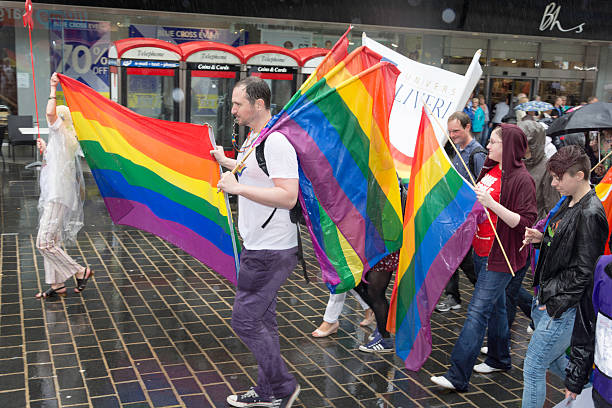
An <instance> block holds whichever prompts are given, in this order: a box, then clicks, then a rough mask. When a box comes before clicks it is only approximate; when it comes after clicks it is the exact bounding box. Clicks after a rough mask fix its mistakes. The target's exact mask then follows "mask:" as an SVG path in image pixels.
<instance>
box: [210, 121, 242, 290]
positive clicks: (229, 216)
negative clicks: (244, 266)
mask: <svg viewBox="0 0 612 408" xmlns="http://www.w3.org/2000/svg"><path fill="white" fill-rule="evenodd" d="M204 126H206V127H207V128H208V137H209V138H210V144H211V145H212V147H213V149H216V148H217V142H216V141H215V133H214V131H213V128H212V126H210V125H209V124H208V123H204ZM219 174H223V169H222V168H221V165H220V164H219ZM217 192H219V190H217ZM223 196H224V198H225V208H226V210H227V224H228V225H229V229H230V236H231V237H232V247H233V249H234V263H235V264H236V282H238V271H239V270H240V257H239V256H238V245H237V244H236V234H235V233H234V232H235V231H236V230H235V229H234V219H233V217H232V208H231V206H230V203H229V198H228V197H227V193H226V192H225V191H224V192H223Z"/></svg>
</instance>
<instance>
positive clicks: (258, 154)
mask: <svg viewBox="0 0 612 408" xmlns="http://www.w3.org/2000/svg"><path fill="white" fill-rule="evenodd" d="M265 143H266V139H264V140H263V141H262V142H261V143H260V144H258V145H257V147H255V158H256V159H257V165H258V166H259V168H260V169H261V171H263V172H264V173H265V175H266V176H270V174H269V173H268V166H267V165H266V155H265V152H264V146H265ZM298 204H299V201H298ZM297 206H298V205H297V204H296V207H294V208H292V209H291V211H290V218H291V222H293V223H294V224H295V226H296V228H297V241H298V261H300V263H301V264H302V270H303V271H304V280H305V281H306V283H310V279H309V278H308V272H307V271H306V260H305V259H304V249H303V246H302V236H301V234H300V223H299V218H298V216H297V214H296V211H300V212H301V207H300V208H297ZM296 208H297V209H296ZM276 210H277V208H275V209H274V211H272V214H270V216H269V217H268V219H266V221H265V222H264V223H263V224H262V225H261V228H266V226H267V225H268V223H270V220H271V219H272V217H274V214H276ZM294 218H295V219H294Z"/></svg>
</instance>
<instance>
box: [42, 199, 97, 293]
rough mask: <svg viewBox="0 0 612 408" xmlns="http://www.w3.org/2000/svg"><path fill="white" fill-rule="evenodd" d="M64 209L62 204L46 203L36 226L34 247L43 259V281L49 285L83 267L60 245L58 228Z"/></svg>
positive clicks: (63, 280) (68, 276) (61, 280)
mask: <svg viewBox="0 0 612 408" xmlns="http://www.w3.org/2000/svg"><path fill="white" fill-rule="evenodd" d="M65 209H66V207H65V206H63V205H62V204H59V203H54V202H50V203H47V204H46V205H45V207H44V208H43V213H42V216H41V217H40V225H39V226H38V236H37V237H36V247H37V248H38V250H39V251H40V253H41V254H42V256H43V259H44V265H45V282H46V283H47V284H50V285H53V284H59V283H63V282H65V281H66V280H68V278H70V277H71V276H73V275H74V274H76V273H77V272H82V271H83V270H84V269H85V268H84V267H83V266H81V265H79V264H78V263H76V261H75V260H74V259H72V258H71V257H70V256H69V255H68V254H67V253H66V251H64V250H63V249H62V247H61V244H62V243H61V235H60V228H61V225H62V217H63V216H64V211H65Z"/></svg>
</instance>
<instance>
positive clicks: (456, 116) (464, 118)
mask: <svg viewBox="0 0 612 408" xmlns="http://www.w3.org/2000/svg"><path fill="white" fill-rule="evenodd" d="M451 120H458V121H459V123H461V127H462V128H464V129H465V127H466V126H467V125H471V124H472V121H471V120H470V117H469V116H468V115H467V113H465V112H461V111H457V112H454V113H452V114H451V115H450V116H449V117H448V121H449V122H450V121H451Z"/></svg>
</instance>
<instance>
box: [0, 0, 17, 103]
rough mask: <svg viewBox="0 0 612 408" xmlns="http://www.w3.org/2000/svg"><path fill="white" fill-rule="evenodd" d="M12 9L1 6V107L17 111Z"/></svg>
mask: <svg viewBox="0 0 612 408" xmlns="http://www.w3.org/2000/svg"><path fill="white" fill-rule="evenodd" d="M12 11H13V10H12V9H9V8H0V107H1V106H4V107H2V108H1V109H0V110H1V111H4V112H5V111H6V109H8V110H9V111H10V112H11V113H13V114H16V113H17V70H16V56H15V21H16V20H15V18H14V15H13V13H12Z"/></svg>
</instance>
